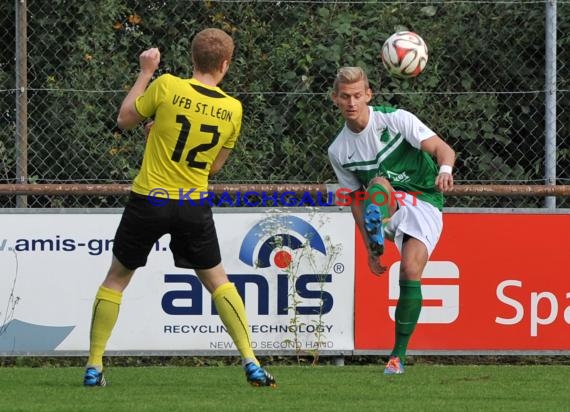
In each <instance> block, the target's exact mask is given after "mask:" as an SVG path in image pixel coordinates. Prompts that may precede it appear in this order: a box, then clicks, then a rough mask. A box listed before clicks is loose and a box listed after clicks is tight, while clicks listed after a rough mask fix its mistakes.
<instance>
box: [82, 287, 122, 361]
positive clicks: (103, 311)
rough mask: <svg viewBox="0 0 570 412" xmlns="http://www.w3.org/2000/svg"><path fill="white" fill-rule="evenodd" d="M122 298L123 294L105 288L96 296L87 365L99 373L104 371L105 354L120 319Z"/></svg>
mask: <svg viewBox="0 0 570 412" xmlns="http://www.w3.org/2000/svg"><path fill="white" fill-rule="evenodd" d="M122 296H123V294H122V293H121V292H117V291H116V290H113V289H109V288H106V287H104V286H101V287H100V288H99V290H98V291H97V295H96V296H95V302H94V303H93V315H92V318H91V334H90V345H89V359H88V361H87V365H88V366H92V367H94V368H95V369H97V370H99V371H101V370H102V369H103V353H104V352H105V347H106V346H107V341H108V340H109V337H110V336H111V332H112V331H113V327H114V326H115V323H116V322H117V318H118V317H119V307H120V305H121V298H122Z"/></svg>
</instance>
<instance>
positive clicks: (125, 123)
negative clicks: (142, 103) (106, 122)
mask: <svg viewBox="0 0 570 412" xmlns="http://www.w3.org/2000/svg"><path fill="white" fill-rule="evenodd" d="M137 124H138V123H134V122H132V121H131V120H130V119H129V118H128V116H124V115H122V114H121V113H119V115H118V116H117V126H119V128H120V129H123V130H128V129H132V128H133V127H135V126H136V125H137Z"/></svg>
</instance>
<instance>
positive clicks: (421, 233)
mask: <svg viewBox="0 0 570 412" xmlns="http://www.w3.org/2000/svg"><path fill="white" fill-rule="evenodd" d="M404 203H405V204H404V205H401V204H400V207H399V209H398V210H396V212H395V213H394V214H393V215H392V217H391V218H390V221H389V222H388V223H387V224H386V225H385V226H384V237H385V238H386V239H388V240H391V241H393V242H394V243H395V244H396V247H397V248H398V250H399V251H400V253H402V244H403V241H404V234H406V235H408V236H411V237H413V238H415V239H418V240H419V241H421V242H422V243H423V244H424V245H426V248H427V251H428V257H429V256H431V254H432V252H433V250H434V249H435V246H436V245H437V242H438V241H439V237H440V236H441V231H442V230H443V218H442V214H441V212H440V211H439V209H438V208H436V207H435V206H432V205H431V204H429V203H427V202H424V201H423V200H420V199H417V198H415V199H414V196H412V195H410V194H407V193H406V196H405V198H404Z"/></svg>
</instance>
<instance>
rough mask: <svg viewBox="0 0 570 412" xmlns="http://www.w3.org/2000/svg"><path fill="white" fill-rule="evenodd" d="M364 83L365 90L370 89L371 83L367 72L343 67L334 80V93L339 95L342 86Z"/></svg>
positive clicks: (357, 68)
mask: <svg viewBox="0 0 570 412" xmlns="http://www.w3.org/2000/svg"><path fill="white" fill-rule="evenodd" d="M361 80H362V81H363V82H364V88H365V89H369V88H370V83H369V81H368V76H367V75H366V72H365V71H364V70H363V69H362V68H361V67H341V68H340V69H339V70H338V72H337V74H336V78H335V79H334V83H333V91H334V92H335V93H338V89H339V87H340V85H341V84H351V83H356V82H359V81H361Z"/></svg>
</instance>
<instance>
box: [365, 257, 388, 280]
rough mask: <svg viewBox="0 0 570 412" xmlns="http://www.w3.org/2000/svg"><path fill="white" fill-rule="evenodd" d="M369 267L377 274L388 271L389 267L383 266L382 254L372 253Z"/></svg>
mask: <svg viewBox="0 0 570 412" xmlns="http://www.w3.org/2000/svg"><path fill="white" fill-rule="evenodd" d="M368 267H369V268H370V271H371V272H372V273H373V274H375V275H376V276H380V275H381V274H383V273H384V272H386V269H387V267H386V266H383V265H382V263H381V262H380V256H377V255H374V254H372V253H369V254H368Z"/></svg>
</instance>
